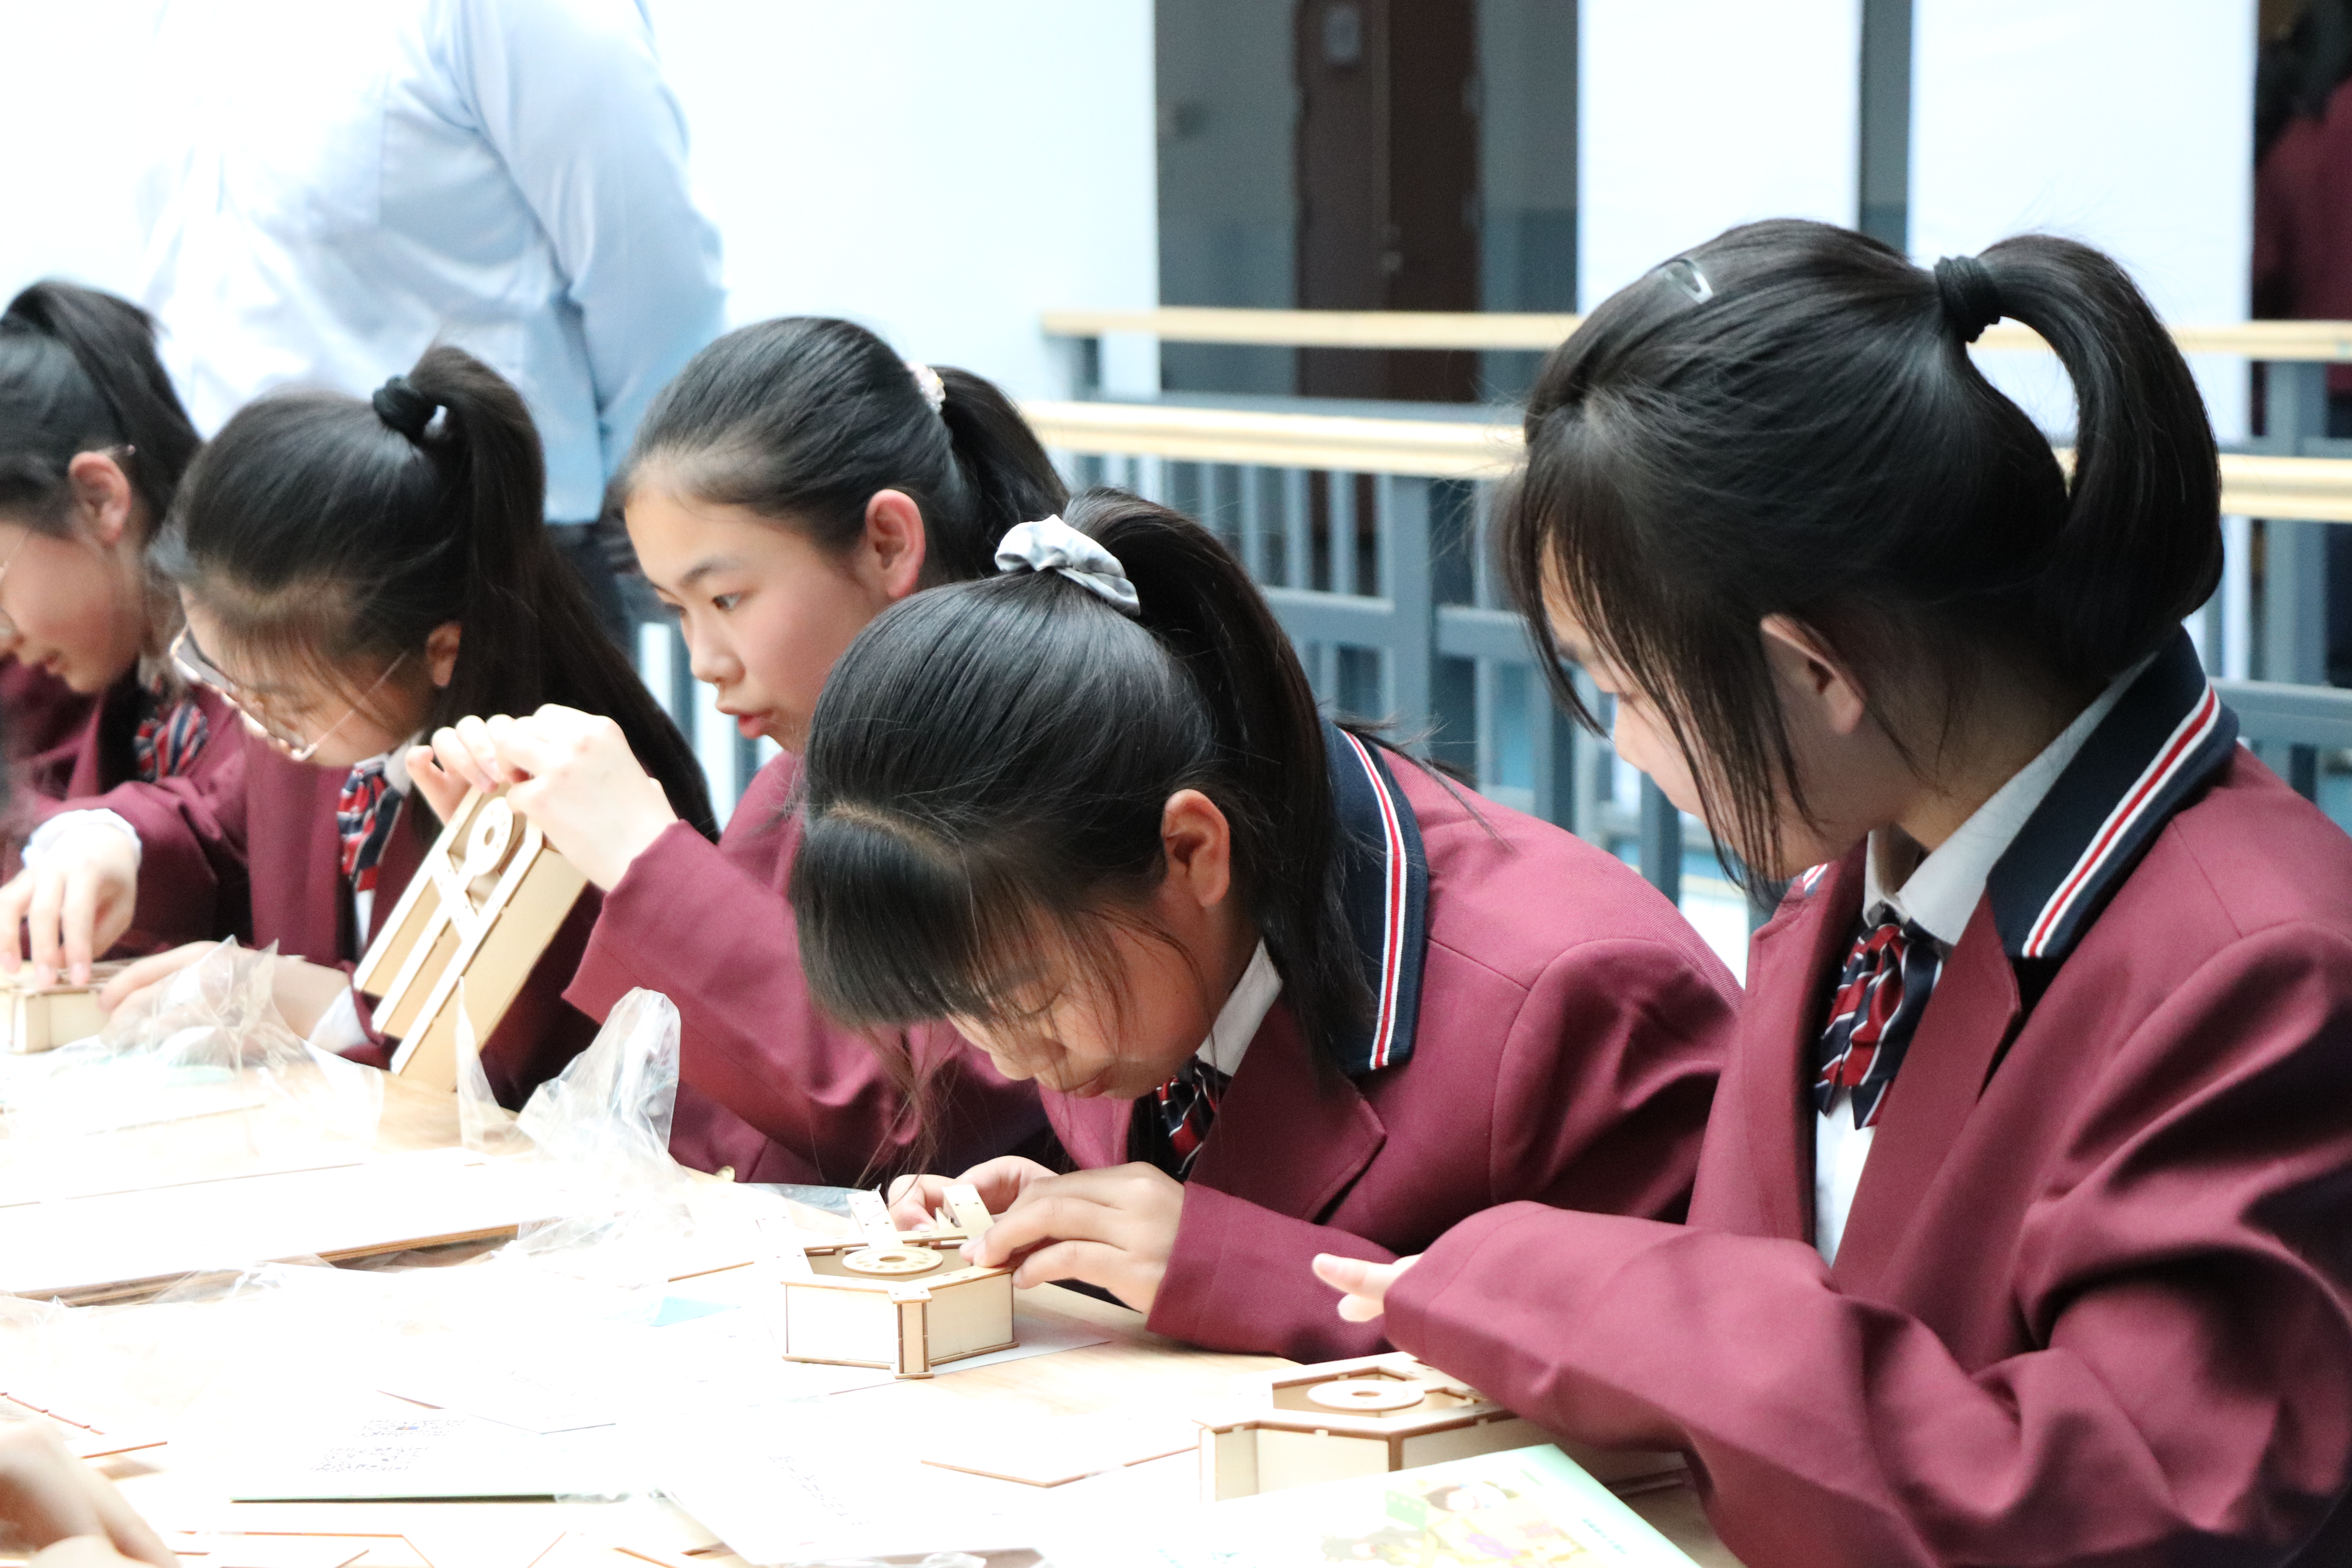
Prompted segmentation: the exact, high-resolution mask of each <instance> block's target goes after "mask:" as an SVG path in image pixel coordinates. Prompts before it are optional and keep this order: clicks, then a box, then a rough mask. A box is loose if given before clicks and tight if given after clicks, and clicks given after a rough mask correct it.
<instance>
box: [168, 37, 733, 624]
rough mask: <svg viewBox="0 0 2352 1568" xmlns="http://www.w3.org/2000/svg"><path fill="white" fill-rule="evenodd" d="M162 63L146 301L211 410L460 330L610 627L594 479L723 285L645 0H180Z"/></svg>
mask: <svg viewBox="0 0 2352 1568" xmlns="http://www.w3.org/2000/svg"><path fill="white" fill-rule="evenodd" d="M146 74H147V76H148V78H149V80H148V83H147V90H146V92H145V95H144V99H145V102H146V104H147V106H148V110H149V113H150V117H149V118H148V120H147V121H146V122H145V123H146V127H147V131H146V136H145V141H144V143H143V145H142V148H141V153H142V156H143V157H144V158H146V159H147V160H148V161H147V162H146V166H145V168H144V172H143V174H142V181H141V187H140V191H139V216H140V220H141V223H142V227H143V230H144V235H145V243H146V251H145V256H144V261H143V278H144V281H143V285H142V288H141V289H140V292H141V294H142V298H143V300H144V302H145V304H146V305H147V307H148V308H149V309H150V310H152V311H153V312H154V313H155V315H156V317H157V318H158V319H159V320H160V321H162V322H163V327H164V330H165V335H164V346H165V353H166V356H167V362H168V363H169V365H170V368H171V370H172V373H173V377H174V379H175V380H176V381H177V382H178V384H179V386H180V390H181V394H182V395H183V396H184V399H185V400H186V402H187V405H188V407H189V410H190V412H191V414H192V415H193V416H194V419H195V421H196V424H197V426H198V428H199V429H201V430H203V431H204V432H205V434H207V435H209V434H210V433H212V432H213V431H215V430H217V429H218V428H219V427H220V426H221V425H222V424H223V423H224V422H226V419H227V418H228V416H230V415H231V414H233V413H235V412H236V410H237V409H238V408H239V407H240V406H242V405H244V404H246V403H247V402H248V401H250V400H251V399H252V398H253V397H254V396H256V395H258V394H260V393H263V392H267V391H269V390H270V389H272V388H275V387H278V386H285V385H300V386H311V387H321V388H329V389H332V390H337V391H341V392H346V393H351V394H354V395H362V396H364V395H367V394H368V393H369V392H371V391H373V389H374V388H375V387H377V386H379V385H381V384H383V381H384V379H385V378H386V377H387V376H389V375H391V374H394V373H395V372H398V371H400V370H402V369H404V367H406V366H407V365H409V364H411V363H414V362H415V359H416V357H417V355H418V354H419V353H422V352H423V351H424V350H425V347H426V346H427V345H429V344H431V343H433V342H436V341H438V342H450V343H454V344H456V345H457V346H459V347H462V348H465V349H467V351H469V352H471V353H474V354H476V355H477V356H478V357H479V358H481V359H482V360H483V361H485V362H486V363H488V364H489V365H491V366H492V367H493V368H495V369H496V370H498V371H499V373H500V374H503V375H505V376H506V377H507V378H508V379H509V380H510V381H512V382H513V383H514V384H516V386H518V387H519V388H520V390H521V392H522V395H523V397H524V399H525V401H526V402H527V403H528V404H529V405H530V412H531V415H532V417H533V418H534V419H535V420H536V421H537V423H538V426H539V430H540V434H541V437H542V439H543V440H544V441H545V443H546V448H547V470H548V471H547V479H548V483H547V521H548V522H549V524H550V525H551V527H552V528H553V529H555V531H556V532H557V536H558V537H557V541H556V542H557V544H558V546H559V548H560V549H561V550H562V552H563V553H564V554H565V556H566V557H567V558H568V559H570V560H571V561H572V563H573V564H574V565H575V566H577V567H579V568H580V569H581V571H582V573H583V575H584V576H585V577H586V578H587V580H588V582H589V584H590V587H591V591H592V595H593V597H594V598H595V600H596V602H597V607H598V609H599V612H600V613H601V615H602V616H604V619H605V621H606V623H607V625H608V627H609V629H611V630H612V631H613V633H614V636H615V637H621V636H622V635H623V633H624V626H625V616H624V613H623V609H622V601H621V597H620V594H619V591H618V586H617V584H616V583H615V581H614V564H615V563H614V552H615V551H617V552H618V553H619V555H620V556H621V557H623V558H624V559H625V555H626V550H627V546H626V542H625V540H622V539H620V538H619V536H618V532H617V530H612V529H606V530H601V531H600V529H599V528H598V526H597V520H598V518H599V517H600V515H601V514H602V511H603V501H604V481H605V479H606V477H607V476H608V475H609V474H610V472H611V470H612V468H614V465H615V464H616V463H617V462H618V461H619V459H620V458H621V455H622V454H623V453H625V451H626V450H627V448H628V444H629V438H630V437H631V435H632V433H633V432H634V431H635V427H636V423H637V419H638V416H640V415H641V414H642V413H643V412H644V411H645V407H646V403H647V401H648V400H649V399H650V398H651V397H652V396H653V395H654V393H656V391H658V390H659V389H660V388H661V386H662V384H663V383H665V382H667V380H668V379H669V378H670V376H671V375H672V374H674V373H675V372H676V371H677V369H678V367H679V366H680V365H682V364H684V363H686V361H687V360H688V358H690V357H691V356H692V355H693V353H695V351H696V350H698V349H699V348H700V347H701V346H702V345H703V344H704V343H706V342H709V341H710V340H711V339H712V338H714V337H716V336H717V335H718V333H719V330H720V327H721V324H722V316H721V307H722V304H723V299H724V296H723V290H722V289H721V287H720V282H719V237H718V232H717V230H716V229H715V228H714V227H713V226H711V225H710V224H709V222H708V221H707V220H706V219H705V218H704V217H703V216H702V215H701V213H700V212H698V210H697V208H696V206H695V204H694V201H693V198H692V196H691V195H689V193H688V179H687V153H686V126H685V121H684V118H683V116H682V115H681V114H680V112H679V110H678V106H677V100H675V99H674V98H673V97H672V95H671V93H670V90H669V89H668V87H667V84H666V83H665V81H664V79H663V77H662V72H661V68H660V64H659V62H658V60H657V59H656V56H655V52H654V41H653V29H652V24H651V19H650V17H649V16H648V15H647V13H646V9H645V7H644V5H642V4H640V3H639V0H381V3H377V4H370V5H315V4H312V3H310V0H165V3H164V4H163V5H162V6H161V7H160V8H159V13H158V16H157V20H156V24H155V30H154V33H153V35H152V39H151V43H150V59H149V69H148V71H147V73H146Z"/></svg>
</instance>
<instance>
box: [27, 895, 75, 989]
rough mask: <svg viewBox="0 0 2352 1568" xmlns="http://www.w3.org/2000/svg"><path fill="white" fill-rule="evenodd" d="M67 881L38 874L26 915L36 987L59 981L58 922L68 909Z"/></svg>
mask: <svg viewBox="0 0 2352 1568" xmlns="http://www.w3.org/2000/svg"><path fill="white" fill-rule="evenodd" d="M65 883H66V879H65V878H64V877H63V876H61V875H60V874H58V872H56V871H51V870H43V871H37V872H35V873H34V877H33V905H32V908H31V909H29V910H26V914H25V928H26V931H29V932H31V933H32V938H33V984H36V985H49V984H55V983H56V981H57V978H58V916H59V913H60V911H61V910H63V909H64V907H65V901H66V886H65Z"/></svg>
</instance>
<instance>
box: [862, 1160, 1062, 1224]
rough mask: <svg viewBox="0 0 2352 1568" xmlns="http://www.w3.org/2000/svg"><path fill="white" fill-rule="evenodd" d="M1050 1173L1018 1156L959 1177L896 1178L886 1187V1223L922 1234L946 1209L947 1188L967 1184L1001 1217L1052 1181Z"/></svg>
mask: <svg viewBox="0 0 2352 1568" xmlns="http://www.w3.org/2000/svg"><path fill="white" fill-rule="evenodd" d="M1053 1179H1054V1170H1053V1168H1052V1167H1051V1166H1049V1165H1041V1164H1039V1163H1037V1162H1036V1161H1034V1160H1024V1159H1023V1158H1022V1157H1021V1156H1020V1155H1018V1154H1004V1155H1000V1156H999V1157H998V1158H996V1159H993V1160H983V1161H982V1162H981V1163H979V1164H977V1165H974V1166H973V1167H972V1168H971V1170H969V1171H966V1172H965V1173H963V1174H962V1175H961V1176H900V1177H899V1178H898V1180H897V1181H894V1182H892V1183H891V1184H890V1223H891V1224H893V1225H895V1226H898V1228H899V1229H900V1230H922V1229H924V1228H926V1227H927V1226H929V1225H930V1223H931V1219H932V1216H933V1215H937V1214H938V1213H939V1212H940V1210H941V1209H943V1208H945V1207H947V1205H948V1188H949V1187H950V1186H951V1185H953V1184H956V1183H958V1182H970V1183H971V1185H972V1189H973V1190H974V1191H975V1192H977V1193H979V1194H980V1201H981V1203H982V1205H985V1206H986V1207H987V1209H988V1212H989V1213H991V1214H1003V1212H1004V1211H1005V1210H1007V1209H1009V1208H1011V1207H1012V1206H1013V1205H1014V1204H1016V1203H1018V1202H1020V1201H1021V1194H1023V1193H1024V1192H1027V1191H1028V1190H1029V1189H1030V1188H1031V1187H1033V1186H1034V1185H1036V1184H1038V1183H1039V1182H1049V1181H1052V1180H1053Z"/></svg>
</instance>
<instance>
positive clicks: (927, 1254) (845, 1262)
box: [841, 1247, 940, 1274]
mask: <svg viewBox="0 0 2352 1568" xmlns="http://www.w3.org/2000/svg"><path fill="white" fill-rule="evenodd" d="M841 1266H842V1267H843V1268H846V1269H848V1270H849V1271H850V1272H851V1273H852V1274H928V1273H929V1272H930V1271H931V1270H932V1269H934V1268H938V1267H939V1266H940V1255H939V1254H938V1253H936V1252H933V1251H932V1250H931V1249H930V1248H929V1247H860V1248H858V1249H857V1250H856V1252H852V1253H847V1254H845V1255H844V1257H843V1258H842V1260H841Z"/></svg>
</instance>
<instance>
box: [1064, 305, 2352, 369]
mask: <svg viewBox="0 0 2352 1568" xmlns="http://www.w3.org/2000/svg"><path fill="white" fill-rule="evenodd" d="M1582 320H1583V318H1582V317H1581V316H1565V315H1542V314H1529V313H1521V312H1513V311H1503V310H1493V311H1483V310H1240V309H1233V310H1227V309H1223V308H1219V307H1209V306H1200V305H1164V306H1162V307H1160V309H1158V310H1048V311H1046V312H1045V315H1044V316H1043V317H1042V318H1041V321H1042V324H1043V325H1044V327H1045V333H1046V335H1047V336H1049V337H1057V338H1098V337H1102V336H1104V335H1105V334H1107V333H1110V332H1137V333H1141V334H1143V335H1145V336H1148V337H1156V338H1158V339H1160V341H1161V342H1171V343H1255V344H1262V345H1265V346H1268V347H1274V348H1331V349H1528V350H1536V351H1538V352H1541V351H1548V350H1549V349H1551V348H1553V347H1555V346H1556V345H1558V343H1559V341H1560V340H1561V339H1563V338H1565V337H1567V336H1568V335H1569V334H1570V332H1572V331H1576V328H1577V325H1578V323H1579V322H1580V321H1582ZM2172 337H2173V341H2174V342H2177V343H2179V345H2180V350H2181V352H2182V353H2211V354H2238V355H2242V356H2243V357H2245V358H2247V359H2255V360H2308V361H2347V362H2352V321H2237V322H2232V323H2231V324H2228V325H2225V326H2211V327H2175V328H2173V329H2172ZM1978 346H1979V347H1980V348H1988V349H2026V350H2041V351H2044V352H2046V351H2047V350H2048V348H2049V345H2048V344H2047V343H2045V342H2042V339H2041V338H2040V336H2039V335H2037V334H2036V333H2035V332H2034V331H2032V329H2030V328H2027V327H2023V326H2020V325H2018V324H2017V323H2016V322H2013V321H2004V322H2001V323H2000V324H1999V325H1996V326H1993V327H1990V328H1988V329H1986V331H1985V334H1984V336H1983V337H1982V338H1980V339H1979V340H1978Z"/></svg>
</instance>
